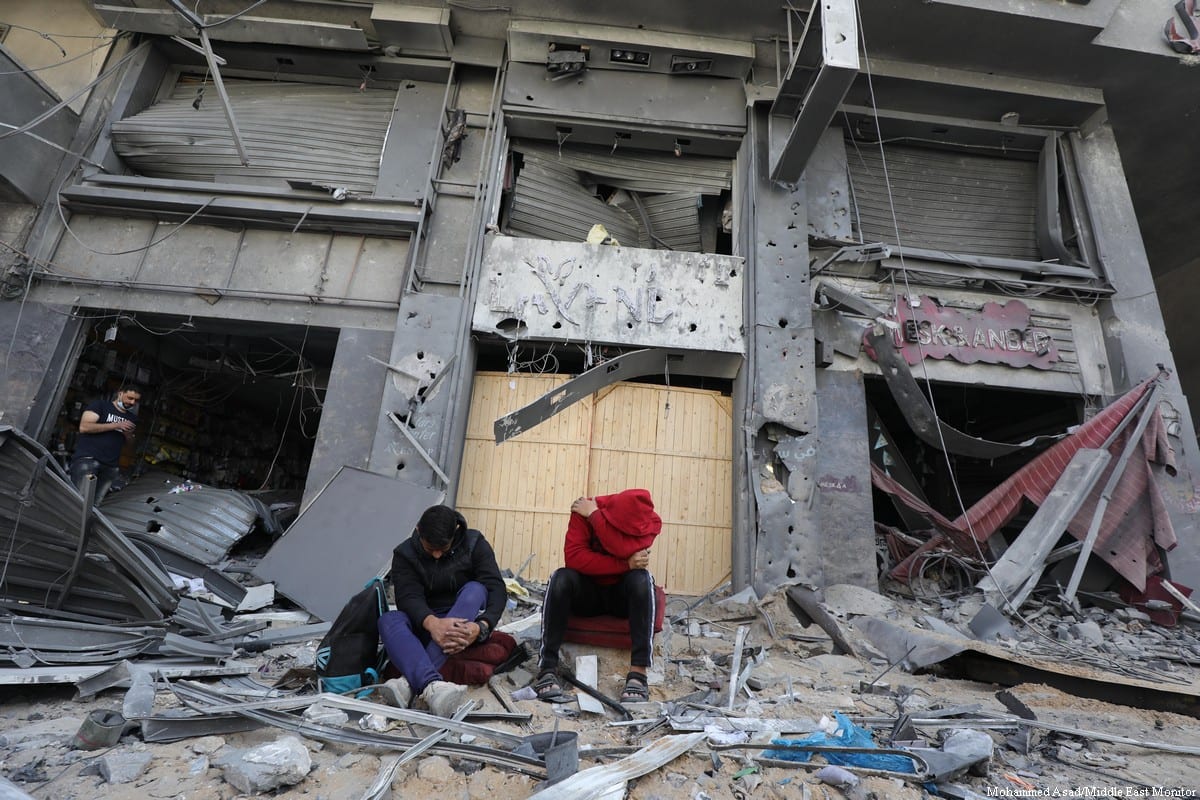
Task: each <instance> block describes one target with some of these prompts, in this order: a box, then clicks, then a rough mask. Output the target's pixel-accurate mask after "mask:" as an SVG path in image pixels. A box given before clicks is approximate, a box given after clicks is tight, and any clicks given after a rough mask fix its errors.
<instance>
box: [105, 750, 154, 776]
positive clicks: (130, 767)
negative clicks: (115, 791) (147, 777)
mask: <svg viewBox="0 0 1200 800" xmlns="http://www.w3.org/2000/svg"><path fill="white" fill-rule="evenodd" d="M153 760H154V754H153V753H150V752H147V751H141V752H132V753H120V752H118V753H109V754H108V755H106V756H102V757H101V758H100V776H101V777H102V778H104V780H105V781H107V782H108V783H132V782H133V781H136V780H137V779H138V778H140V777H141V776H142V773H144V772H145V771H146V769H147V768H148V767H149V766H150V762H152V761H153Z"/></svg>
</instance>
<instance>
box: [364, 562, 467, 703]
mask: <svg viewBox="0 0 1200 800" xmlns="http://www.w3.org/2000/svg"><path fill="white" fill-rule="evenodd" d="M486 601H487V589H486V588H484V586H483V584H482V583H479V582H478V581H468V582H467V583H465V584H463V587H462V588H461V589H459V590H458V595H457V596H456V597H455V600H454V605H453V606H451V607H450V608H447V609H444V610H438V609H434V612H433V613H434V615H435V616H438V617H441V618H442V619H445V618H446V617H457V618H458V619H465V620H470V621H474V619H475V618H476V617H477V616H479V612H480V611H481V610H482V609H483V604H484V603H485V602H486ZM414 624H415V625H416V629H415V630H414V629H413V625H414ZM379 638H380V639H381V640H382V641H383V647H384V649H385V650H387V654H388V658H389V659H390V660H391V662H392V663H393V664H395V665H396V669H398V670H400V672H401V674H402V675H404V677H405V678H407V679H408V685H409V686H411V687H412V690H413V692H414V693H416V694H420V693H421V692H422V691H424V690H425V687H426V686H428V685H429V684H431V683H433V682H434V681H440V680H442V676H441V675H440V674H439V673H438V669H439V668H440V667H441V666H442V665H443V664H445V663H446V654H445V653H443V652H442V648H440V647H438V645H437V642H435V641H433V640H432V639H431V638H430V636H429V633H428V631H426V630H425V629H424V628H422V627H421V620H411V619H409V618H408V615H407V614H405V613H404V612H403V611H388V612H386V613H384V614H383V615H381V616H380V617H379Z"/></svg>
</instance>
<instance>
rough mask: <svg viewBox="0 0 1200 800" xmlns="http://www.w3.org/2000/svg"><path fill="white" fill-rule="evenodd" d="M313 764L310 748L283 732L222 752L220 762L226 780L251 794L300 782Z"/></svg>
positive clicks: (239, 789)
mask: <svg viewBox="0 0 1200 800" xmlns="http://www.w3.org/2000/svg"><path fill="white" fill-rule="evenodd" d="M312 765H313V764H312V757H311V755H310V754H309V752H308V748H307V747H305V746H304V743H303V742H301V741H300V740H299V739H298V738H296V737H295V736H282V737H280V738H278V739H276V740H275V741H273V742H268V743H267V744H263V745H259V746H258V747H253V748H250V749H248V750H232V751H230V752H229V753H222V754H220V758H219V762H218V764H217V766H220V767H221V768H222V769H223V770H224V772H223V776H224V778H225V781H226V782H227V783H229V784H231V785H233V786H234V787H235V788H237V790H238V791H241V792H245V793H248V794H259V793H261V792H267V791H270V790H272V789H278V788H281V787H284V786H292V785H294V784H297V783H299V782H300V781H302V780H304V778H305V777H306V776H307V775H308V773H309V771H310V770H311V769H312Z"/></svg>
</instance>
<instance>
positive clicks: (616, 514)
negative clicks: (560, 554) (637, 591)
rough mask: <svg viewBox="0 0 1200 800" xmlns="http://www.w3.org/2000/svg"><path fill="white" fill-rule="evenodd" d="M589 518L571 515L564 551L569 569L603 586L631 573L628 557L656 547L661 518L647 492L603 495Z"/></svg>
mask: <svg viewBox="0 0 1200 800" xmlns="http://www.w3.org/2000/svg"><path fill="white" fill-rule="evenodd" d="M595 499H596V510H595V511H593V512H592V513H591V515H590V516H588V517H583V516H582V515H580V514H575V513H572V514H571V521H570V522H569V523H568V524H567V541H566V544H565V546H564V547H563V550H564V555H565V561H566V565H567V566H568V567H570V568H571V569H573V570H577V571H578V572H581V573H583V574H584V575H588V576H590V577H592V578H594V579H595V580H596V582H597V583H599V584H601V585H609V584H613V583H616V582H617V577H618V576H620V575H624V574H625V573H626V572H628V571H629V557H630V556H632V555H633V554H634V553H636V552H637V551H639V550H645V549H646V548H647V547H649V546H650V545H652V544H653V543H654V537H656V536H658V534H659V533H660V532H661V531H662V518H660V517H659V516H658V514H656V513H655V512H654V501H653V500H651V499H650V492H648V491H646V490H645V489H626V490H625V491H623V492H618V493H617V494H607V495H601V496H599V497H597V498H595Z"/></svg>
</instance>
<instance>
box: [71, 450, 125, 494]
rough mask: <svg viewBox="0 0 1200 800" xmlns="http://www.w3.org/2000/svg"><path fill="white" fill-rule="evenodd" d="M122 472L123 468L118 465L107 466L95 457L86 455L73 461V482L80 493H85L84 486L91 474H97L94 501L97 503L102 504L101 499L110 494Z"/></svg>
mask: <svg viewBox="0 0 1200 800" xmlns="http://www.w3.org/2000/svg"><path fill="white" fill-rule="evenodd" d="M120 474H121V470H120V469H119V468H117V467H107V466H105V465H103V464H101V463H100V462H99V461H97V460H96V459H94V458H91V457H89V456H84V457H83V458H76V459H73V460H72V461H71V483H73V484H75V488H76V489H78V490H79V493H80V494H84V491H83V490H84V487H85V486H86V485H87V479H88V476H89V475H94V476H96V497H95V499H94V500H93V501H92V502H93V503H95V504H96V505H100V501H101V500H102V499H103V498H104V495H106V494H108V490H109V489H111V488H112V485H113V481H115V480H116V479H117V476H118V475H120Z"/></svg>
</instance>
